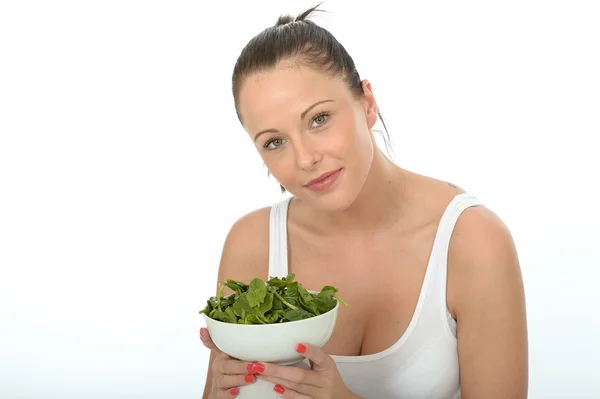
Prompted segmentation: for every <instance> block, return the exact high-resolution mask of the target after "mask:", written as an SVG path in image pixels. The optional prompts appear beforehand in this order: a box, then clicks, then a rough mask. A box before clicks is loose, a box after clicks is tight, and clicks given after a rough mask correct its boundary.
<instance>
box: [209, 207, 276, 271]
mask: <svg viewBox="0 0 600 399" xmlns="http://www.w3.org/2000/svg"><path fill="white" fill-rule="evenodd" d="M271 208H272V207H271V206H266V207H262V208H258V209H255V210H253V211H250V212H248V213H246V214H244V215H242V216H241V217H239V218H238V219H237V220H236V221H235V222H234V223H233V224H232V226H231V228H230V229H229V232H228V233H227V236H226V237H225V242H224V244H223V249H222V253H221V261H220V264H219V275H218V281H223V280H224V279H229V278H230V279H234V280H238V281H250V280H252V279H253V278H255V277H263V278H264V277H265V276H266V274H267V272H268V267H269V216H270V212H271Z"/></svg>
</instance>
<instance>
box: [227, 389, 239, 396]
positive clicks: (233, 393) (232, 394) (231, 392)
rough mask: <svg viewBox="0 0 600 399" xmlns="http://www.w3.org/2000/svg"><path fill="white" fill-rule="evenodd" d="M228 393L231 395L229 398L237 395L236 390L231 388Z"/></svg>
mask: <svg viewBox="0 0 600 399" xmlns="http://www.w3.org/2000/svg"><path fill="white" fill-rule="evenodd" d="M229 393H230V394H231V396H236V395H237V394H238V390H237V388H231V390H230V391H229Z"/></svg>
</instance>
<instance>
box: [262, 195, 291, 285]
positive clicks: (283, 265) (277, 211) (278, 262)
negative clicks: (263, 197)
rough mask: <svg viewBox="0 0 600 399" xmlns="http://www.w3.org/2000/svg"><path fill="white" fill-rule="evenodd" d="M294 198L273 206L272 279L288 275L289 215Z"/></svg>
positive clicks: (270, 223)
mask: <svg viewBox="0 0 600 399" xmlns="http://www.w3.org/2000/svg"><path fill="white" fill-rule="evenodd" d="M291 199H292V197H288V198H286V199H285V200H283V201H279V202H276V203H275V204H273V206H271V211H270V216H269V274H268V276H267V279H268V278H270V277H280V278H281V277H285V276H287V275H288V245H287V241H288V240H287V213H288V207H289V204H290V201H291Z"/></svg>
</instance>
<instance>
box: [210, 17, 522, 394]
mask: <svg viewBox="0 0 600 399" xmlns="http://www.w3.org/2000/svg"><path fill="white" fill-rule="evenodd" d="M315 9H316V8H311V9H309V10H307V11H306V12H304V13H303V14H301V15H300V16H298V17H297V18H295V19H294V18H292V17H289V16H285V17H280V18H279V20H278V22H277V23H276V25H275V26H273V27H270V28H268V29H266V30H265V31H263V32H262V33H260V34H259V35H257V36H256V37H255V38H254V39H252V40H251V41H250V42H249V43H248V45H247V46H246V47H245V48H244V50H243V51H242V53H241V55H240V57H239V59H238V61H237V63H236V65H235V68H234V73H233V95H234V100H235V106H236V111H237V114H238V117H239V119H240V122H241V124H242V125H243V127H244V129H245V130H246V131H247V133H248V135H249V137H250V139H251V140H252V142H253V143H254V144H255V146H256V149H257V150H258V152H259V154H260V155H261V157H262V158H263V160H264V162H265V164H266V166H267V167H268V169H269V172H270V173H271V174H272V175H273V176H274V177H275V178H276V179H277V180H278V182H279V183H280V185H281V187H282V190H284V189H285V190H287V191H289V192H290V193H291V194H292V197H290V198H288V199H286V200H284V201H281V202H279V203H276V204H274V205H273V206H272V207H266V208H262V209H258V210H256V211H254V212H251V213H249V214H247V215H245V216H243V217H241V218H240V219H239V220H238V221H237V222H236V223H235V224H234V225H233V227H232V228H231V230H230V232H229V234H228V236H227V238H226V241H225V244H224V248H223V253H222V258H221V263H220V268H219V274H218V280H219V281H222V280H223V279H225V278H233V279H236V280H242V281H250V280H251V279H252V278H254V277H257V276H260V277H262V278H267V277H268V276H274V275H278V276H282V275H286V274H287V273H288V272H290V273H295V274H296V278H297V280H299V281H302V283H303V284H304V285H305V286H307V287H308V288H309V289H317V290H318V289H320V287H322V286H323V285H326V284H331V285H335V286H337V287H338V288H339V289H340V293H343V297H344V299H345V300H346V302H348V303H349V304H350V306H348V307H342V308H341V309H340V313H339V317H338V322H337V324H336V328H335V331H334V333H333V335H332V337H331V339H330V340H329V341H328V343H327V344H326V345H325V346H324V347H323V348H322V349H318V348H314V347H312V346H310V345H304V344H303V343H299V345H298V351H299V352H301V353H303V355H304V356H305V357H306V358H307V359H309V360H310V361H311V363H310V364H311V368H310V369H307V368H302V367H295V366H277V365H273V364H250V363H247V362H241V361H238V360H236V359H231V358H229V357H228V356H226V355H224V354H223V353H221V352H220V351H219V350H218V349H217V348H216V347H215V346H214V344H213V343H212V341H211V339H210V336H209V334H208V331H207V330H206V329H201V330H200V336H201V339H202V342H203V343H204V344H205V345H206V346H207V347H208V348H210V349H211V350H212V353H211V358H210V367H209V368H210V371H209V374H208V378H207V384H206V387H205V393H204V398H205V399H206V398H211V399H216V398H231V397H235V396H237V395H239V393H240V389H242V390H243V389H244V386H249V385H251V384H255V383H256V381H257V379H263V380H266V381H269V382H271V383H272V384H273V385H272V386H273V389H274V391H275V392H277V393H278V394H279V395H280V396H282V397H284V398H313V399H321V398H340V399H342V398H344V399H346V398H435V399H443V398H459V397H462V398H468V399H471V398H477V399H489V398H515V399H516V398H525V397H526V396H527V386H528V354H527V345H528V344H527V328H526V312H525V301H524V289H523V284H522V279H521V272H520V266H519V262H518V257H517V254H516V250H515V246H514V243H513V240H512V238H511V235H510V233H509V231H508V229H507V228H506V226H505V225H504V224H503V223H502V221H501V220H500V219H499V218H498V217H497V216H496V215H495V214H494V213H493V212H492V211H490V210H488V209H486V208H485V207H484V206H483V205H482V204H481V203H480V202H479V201H478V199H477V198H476V197H474V196H472V195H470V194H468V193H467V192H465V191H463V190H462V189H460V188H458V187H457V186H455V185H452V184H448V183H445V182H442V181H439V180H437V179H434V178H430V177H426V176H422V175H419V174H416V173H413V172H410V171H408V170H405V169H403V168H401V167H399V166H398V165H396V164H394V163H393V162H392V161H390V160H389V159H388V158H386V157H385V155H384V154H383V153H382V151H380V150H379V148H377V145H376V143H375V140H374V137H373V133H372V128H373V126H374V124H375V123H376V121H377V118H378V116H380V115H379V112H378V108H377V103H376V101H375V97H374V95H373V90H372V86H371V84H370V83H369V81H368V80H361V79H360V78H359V74H358V72H357V71H356V69H355V66H354V63H353V61H352V58H351V57H350V56H349V55H348V54H347V53H346V51H345V49H344V47H343V46H342V45H341V44H340V43H338V42H337V41H336V39H335V38H334V37H333V36H332V35H331V34H330V33H329V32H328V31H326V30H325V29H323V28H321V27H319V26H317V25H316V24H314V23H313V22H311V21H309V20H307V17H308V16H309V15H310V14H311V13H312V12H313V11H315ZM270 226H272V227H270ZM247 236H250V237H252V239H251V240H248V238H247ZM288 251H289V252H288ZM309 367H310V366H309Z"/></svg>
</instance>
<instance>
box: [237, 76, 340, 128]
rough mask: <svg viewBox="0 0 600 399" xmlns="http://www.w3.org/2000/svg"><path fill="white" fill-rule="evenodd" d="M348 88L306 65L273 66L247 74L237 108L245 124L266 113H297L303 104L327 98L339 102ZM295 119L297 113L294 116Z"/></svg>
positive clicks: (260, 117) (264, 116)
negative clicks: (267, 69) (273, 67)
mask: <svg viewBox="0 0 600 399" xmlns="http://www.w3.org/2000/svg"><path fill="white" fill-rule="evenodd" d="M347 91H348V90H347V89H346V88H345V85H344V82H342V81H341V80H340V79H336V78H335V77H332V76H330V75H328V74H325V73H323V72H318V71H315V70H312V69H309V68H303V67H291V68H277V69H273V70H269V71H264V72H259V73H255V74H253V75H251V76H248V77H247V78H246V79H245V82H244V83H243V85H242V87H241V89H240V93H239V104H238V108H239V110H240V112H241V114H242V115H243V118H244V121H245V123H248V124H252V121H253V120H254V119H258V120H264V119H265V118H266V117H267V116H268V115H273V114H274V113H279V114H283V113H285V114H297V115H300V114H301V113H302V112H303V111H304V110H305V109H306V107H307V106H309V105H310V104H313V103H315V102H317V101H322V100H326V99H331V100H334V101H342V100H344V99H345V96H347V93H346V92H347ZM298 118H299V116H298Z"/></svg>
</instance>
